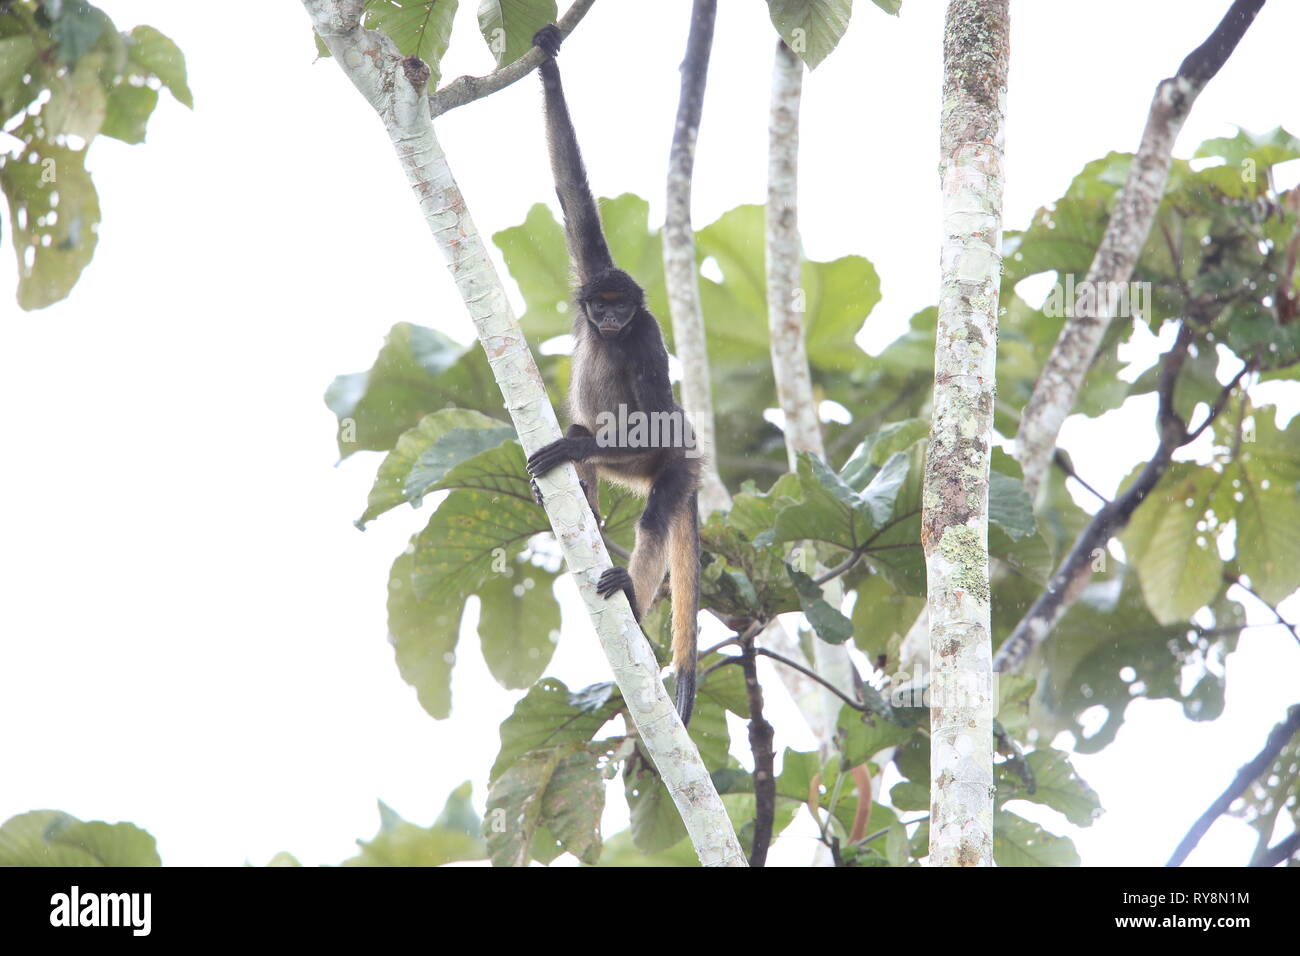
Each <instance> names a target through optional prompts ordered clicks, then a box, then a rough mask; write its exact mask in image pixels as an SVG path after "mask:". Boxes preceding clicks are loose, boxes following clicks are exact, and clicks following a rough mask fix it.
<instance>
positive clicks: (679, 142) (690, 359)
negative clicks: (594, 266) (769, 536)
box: [663, 0, 731, 517]
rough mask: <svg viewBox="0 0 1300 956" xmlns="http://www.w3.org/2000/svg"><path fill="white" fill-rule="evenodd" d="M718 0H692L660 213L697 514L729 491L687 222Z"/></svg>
mask: <svg viewBox="0 0 1300 956" xmlns="http://www.w3.org/2000/svg"><path fill="white" fill-rule="evenodd" d="M717 8H718V3H717V0H695V4H694V6H693V8H692V10H691V31H690V35H689V36H688V37H687V40H686V58H685V59H684V60H683V61H682V68H681V70H682V88H681V97H680V98H679V100H678V102H677V123H676V126H675V127H674V129H673V145H672V149H671V150H670V151H669V154H668V204H667V210H666V213H665V216H664V237H663V243H664V284H665V285H666V287H667V292H668V306H669V311H670V312H671V314H672V321H673V349H674V351H676V353H677V358H678V359H679V360H680V361H681V363H682V405H683V406H684V407H685V408H686V413H687V414H688V415H689V416H690V418H691V423H692V425H694V428H695V436H696V439H697V440H698V442H699V446H700V447H701V448H702V449H703V450H704V452H705V458H704V461H703V465H704V467H703V469H702V470H701V474H700V514H701V517H707V516H708V515H709V514H710V513H711V512H714V511H719V510H722V509H725V508H726V507H728V505H729V504H730V503H731V496H730V495H729V494H727V489H726V488H725V487H723V484H722V479H721V478H720V477H719V476H718V466H717V464H716V463H715V462H714V456H715V454H716V449H717V447H718V445H717V440H716V432H715V428H714V421H713V392H712V390H711V388H710V383H709V354H708V347H707V345H706V344H705V339H704V315H703V313H702V311H701V308H700V283H699V276H698V275H697V274H696V271H695V231H694V229H692V227H691V179H692V175H693V173H694V169H695V140H696V137H697V136H698V135H699V130H700V114H701V113H702V112H703V110H704V86H705V82H706V81H707V79H708V73H709V52H710V50H711V49H712V47H713V24H714V20H715V18H716V17H717V12H718V11H717Z"/></svg>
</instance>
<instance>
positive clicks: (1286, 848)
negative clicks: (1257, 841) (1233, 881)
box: [1250, 830, 1300, 866]
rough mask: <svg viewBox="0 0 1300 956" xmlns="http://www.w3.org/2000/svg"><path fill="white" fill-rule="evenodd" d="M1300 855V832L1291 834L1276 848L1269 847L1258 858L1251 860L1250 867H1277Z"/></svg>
mask: <svg viewBox="0 0 1300 956" xmlns="http://www.w3.org/2000/svg"><path fill="white" fill-rule="evenodd" d="M1297 853H1300V830H1297V831H1296V832H1295V833H1292V834H1291V835H1290V836H1289V837H1287V838H1286V839H1285V840H1283V841H1282V842H1281V843H1279V844H1277V845H1276V846H1272V847H1269V848H1268V849H1267V850H1265V851H1264V852H1263V853H1261V854H1260V855H1259V857H1258V858H1256V859H1254V860H1251V862H1250V865H1251V866H1277V865H1278V864H1279V863H1285V862H1286V861H1287V860H1289V859H1291V857H1293V856H1295V855H1296V854H1297Z"/></svg>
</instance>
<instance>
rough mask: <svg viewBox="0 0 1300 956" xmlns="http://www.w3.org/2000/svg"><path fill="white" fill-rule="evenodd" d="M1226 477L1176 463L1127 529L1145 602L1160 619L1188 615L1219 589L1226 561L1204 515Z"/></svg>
mask: <svg viewBox="0 0 1300 956" xmlns="http://www.w3.org/2000/svg"><path fill="white" fill-rule="evenodd" d="M1222 480H1223V475H1222V474H1221V473H1220V472H1217V471H1214V470H1213V469H1211V468H1205V467H1202V466H1199V465H1194V464H1191V463H1188V462H1177V463H1175V464H1174V465H1172V466H1170V468H1169V471H1168V472H1166V473H1165V475H1164V477H1163V478H1162V479H1161V480H1160V482H1159V484H1157V485H1156V487H1155V489H1154V490H1153V491H1152V492H1151V494H1150V495H1149V496H1148V497H1147V499H1146V501H1144V502H1143V503H1142V505H1141V506H1140V507H1139V508H1138V510H1137V511H1136V512H1135V513H1134V515H1133V518H1132V519H1131V520H1130V521H1129V525H1128V528H1127V530H1126V531H1125V532H1124V535H1123V537H1122V541H1123V542H1124V550H1125V552H1126V553H1127V554H1128V557H1129V561H1130V563H1131V564H1132V565H1133V566H1134V567H1135V568H1137V572H1138V577H1139V579H1140V580H1141V582H1142V593H1143V595H1144V596H1145V597H1146V602H1147V606H1148V607H1150V608H1151V613H1152V614H1154V615H1155V617H1156V620H1158V621H1160V622H1161V623H1162V624H1172V623H1174V622H1176V621H1182V620H1187V619H1188V618H1190V617H1191V616H1192V615H1193V614H1195V613H1196V611H1197V610H1199V609H1200V608H1202V607H1204V606H1205V605H1206V604H1208V603H1210V601H1212V600H1213V599H1214V596H1215V595H1216V594H1217V593H1218V592H1219V586H1220V584H1221V581H1222V577H1223V561H1222V559H1220V557H1219V551H1218V547H1217V544H1216V541H1215V536H1214V534H1213V533H1212V531H1210V530H1209V529H1207V527H1206V524H1205V518H1206V512H1207V511H1208V510H1209V506H1210V502H1211V500H1212V499H1213V498H1214V497H1215V494H1216V492H1217V490H1218V488H1219V485H1220V483H1221V482H1222ZM1126 484H1127V482H1126Z"/></svg>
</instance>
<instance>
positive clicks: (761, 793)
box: [740, 635, 776, 866]
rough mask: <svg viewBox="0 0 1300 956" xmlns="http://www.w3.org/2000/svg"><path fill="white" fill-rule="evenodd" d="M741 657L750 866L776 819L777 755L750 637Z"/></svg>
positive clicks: (759, 858) (758, 861)
mask: <svg viewBox="0 0 1300 956" xmlns="http://www.w3.org/2000/svg"><path fill="white" fill-rule="evenodd" d="M740 657H741V667H742V668H743V669H744V671H745V693H746V695H747V696H748V697H749V749H750V752H751V753H753V755H754V843H753V849H752V850H751V851H750V854H749V865H750V866H763V865H765V864H766V863H767V848H768V846H769V845H770V844H771V842H772V821H773V820H774V819H775V817H776V754H775V752H774V751H773V749H772V740H773V738H774V737H775V732H774V731H773V730H772V725H771V724H769V723H768V722H767V720H766V719H765V718H764V717H763V688H762V687H761V686H760V685H759V683H758V660H757V658H756V657H755V648H754V638H753V635H751V636H750V637H749V638H748V639H746V640H745V642H744V643H743V644H742V645H741V648H740Z"/></svg>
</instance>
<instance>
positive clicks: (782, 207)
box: [766, 40, 856, 866]
mask: <svg viewBox="0 0 1300 956" xmlns="http://www.w3.org/2000/svg"><path fill="white" fill-rule="evenodd" d="M802 90H803V61H802V60H800V59H799V57H798V56H796V55H795V54H794V52H793V51H791V49H790V48H789V47H788V46H786V44H785V42H784V41H783V40H777V43H776V58H775V62H774V64H773V67H772V104H771V115H770V119H769V123H768V154H767V155H768V158H767V236H766V259H767V270H766V271H767V321H768V329H769V333H770V337H771V350H772V374H773V378H774V379H775V380H776V394H777V401H778V403H779V404H780V406H781V411H782V412H783V413H784V418H785V422H784V430H785V449H786V457H787V460H788V461H789V464H790V470H791V471H794V470H795V468H796V464H797V463H796V456H797V455H798V453H799V452H801V451H807V452H811V453H812V454H814V455H816V456H817V457H819V458H825V457H826V449H825V446H824V445H823V443H822V431H821V420H820V419H819V417H818V415H817V401H816V399H815V398H814V396H813V388H812V374H811V372H810V371H809V368H808V352H807V349H806V347H805V345H804V325H803V316H804V303H803V290H802V289H801V288H800V281H799V273H800V255H801V249H800V244H799V200H798V179H799V100H800V95H801V93H802ZM804 546H810V545H807V544H805V545H804ZM822 570H824V569H823V568H821V567H820V566H818V571H822ZM825 594H826V600H827V601H829V602H830V603H831V604H832V605H834V606H836V607H839V605H840V604H841V603H842V600H843V596H844V594H843V585H842V584H841V582H840V581H839V579H835V580H833V581H831V582H830V583H829V584H828V585H827V586H826V590H825ZM779 640H784V641H785V643H787V644H788V645H790V646H789V647H788V648H787V650H785V651H784V653H785V654H786V655H787V656H790V657H791V658H792V659H793V660H796V661H801V660H802V659H803V654H802V652H801V651H800V650H799V649H798V647H797V645H795V644H794V642H793V641H791V640H790V639H789V637H788V636H787V635H785V634H784V632H782V633H781V634H779V635H778V634H775V633H774V634H772V641H773V644H774V645H775V643H776V641H779ZM812 651H813V660H812V662H811V663H812V665H813V669H814V670H815V671H816V672H817V674H818V675H819V676H820V677H821V678H822V679H823V680H825V681H827V682H828V683H830V684H832V685H834V686H835V687H837V688H838V689H839V690H840V691H842V692H843V693H845V694H847V695H848V696H849V697H850V698H854V697H856V688H855V686H854V679H853V678H854V673H853V662H852V660H851V659H850V658H849V649H848V647H847V646H845V645H843V644H828V643H826V642H825V641H823V640H821V639H820V638H818V637H816V636H814V637H813V646H812ZM778 670H779V671H780V673H781V678H782V680H783V681H785V684H786V688H787V689H788V690H789V691H790V694H791V696H792V697H794V699H795V702H796V704H798V706H799V709H800V711H801V712H802V714H803V716H804V719H805V720H807V722H808V725H809V727H810V728H811V729H812V731H813V733H814V735H815V736H816V737H817V745H818V750H819V751H820V752H821V756H822V759H823V760H826V759H829V758H830V756H831V754H832V752H833V751H834V749H835V747H834V740H835V725H836V718H837V717H838V716H839V713H840V709H841V708H842V706H843V701H842V700H841V699H840V698H839V697H838V696H836V695H835V694H834V693H832V692H831V691H830V690H828V689H827V688H826V687H824V686H822V685H821V684H817V683H815V682H814V681H811V680H809V679H808V678H807V677H804V676H803V675H802V674H800V673H799V672H798V671H796V670H794V669H793V668H788V667H780V666H779V665H778ZM814 860H815V862H816V864H817V865H822V866H829V865H831V860H830V854H829V852H828V851H827V849H826V847H825V846H822V845H819V846H818V850H817V854H816V856H815V857H814Z"/></svg>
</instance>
